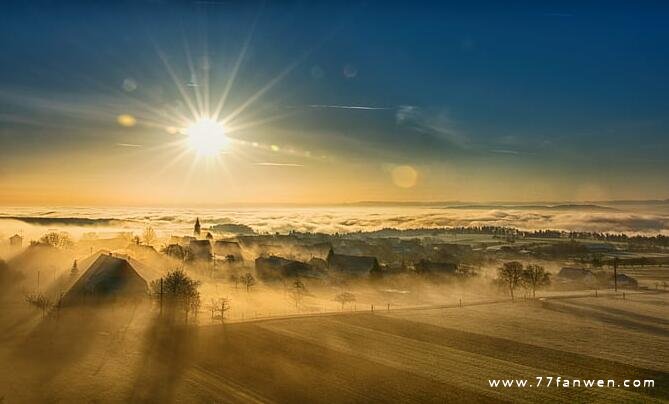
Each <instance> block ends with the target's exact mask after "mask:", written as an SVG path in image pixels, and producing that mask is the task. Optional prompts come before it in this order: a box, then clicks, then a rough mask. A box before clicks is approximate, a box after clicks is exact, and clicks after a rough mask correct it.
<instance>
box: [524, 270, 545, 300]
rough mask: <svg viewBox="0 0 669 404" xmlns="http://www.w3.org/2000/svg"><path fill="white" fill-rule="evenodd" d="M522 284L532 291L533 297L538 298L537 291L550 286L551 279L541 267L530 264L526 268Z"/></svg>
mask: <svg viewBox="0 0 669 404" xmlns="http://www.w3.org/2000/svg"><path fill="white" fill-rule="evenodd" d="M521 282H522V284H523V285H524V286H525V287H527V288H528V289H530V290H532V297H533V298H534V297H537V289H539V288H542V287H544V286H548V285H549V284H550V283H551V277H550V274H549V273H548V272H546V270H545V269H544V267H542V266H541V265H535V264H530V265H527V266H526V267H525V270H524V271H523V274H522V279H521Z"/></svg>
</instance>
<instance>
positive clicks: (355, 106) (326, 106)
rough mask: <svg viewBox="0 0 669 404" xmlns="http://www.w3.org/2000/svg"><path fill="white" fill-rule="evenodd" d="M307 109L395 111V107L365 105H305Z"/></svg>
mask: <svg viewBox="0 0 669 404" xmlns="http://www.w3.org/2000/svg"><path fill="white" fill-rule="evenodd" d="M307 107H309V108H330V109H361V110H366V111H389V110H394V109H397V108H396V107H372V106H367V105H324V104H312V105H307Z"/></svg>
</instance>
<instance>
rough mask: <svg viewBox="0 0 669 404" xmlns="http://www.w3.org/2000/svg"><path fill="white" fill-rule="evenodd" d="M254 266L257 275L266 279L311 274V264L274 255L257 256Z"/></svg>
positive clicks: (307, 275)
mask: <svg viewBox="0 0 669 404" xmlns="http://www.w3.org/2000/svg"><path fill="white" fill-rule="evenodd" d="M255 266H256V273H257V274H258V277H259V278H260V279H262V280H266V281H267V280H279V279H282V278H297V277H300V276H305V277H310V276H313V274H312V268H311V265H309V264H306V263H304V262H300V261H293V260H288V259H285V258H283V257H277V256H275V255H272V256H269V257H259V258H257V259H256V261H255Z"/></svg>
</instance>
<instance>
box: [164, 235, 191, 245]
mask: <svg viewBox="0 0 669 404" xmlns="http://www.w3.org/2000/svg"><path fill="white" fill-rule="evenodd" d="M193 240H197V239H196V238H195V237H193V236H171V237H170V244H179V245H182V246H187V245H188V244H190V242H191V241H193Z"/></svg>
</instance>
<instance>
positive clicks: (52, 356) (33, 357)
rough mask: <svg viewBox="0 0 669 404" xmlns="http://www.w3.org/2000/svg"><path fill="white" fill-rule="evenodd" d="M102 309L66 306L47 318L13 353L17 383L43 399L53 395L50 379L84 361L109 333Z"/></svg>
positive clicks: (11, 358)
mask: <svg viewBox="0 0 669 404" xmlns="http://www.w3.org/2000/svg"><path fill="white" fill-rule="evenodd" d="M100 310H102V309H98V308H86V309H79V308H72V309H63V310H60V311H59V312H58V313H51V314H49V315H48V316H46V317H45V318H43V319H42V320H41V321H40V322H39V324H38V325H37V326H36V327H35V328H34V329H33V330H32V331H31V332H30V333H29V334H28V335H27V336H26V337H25V338H24V339H23V340H22V341H21V342H20V343H18V345H17V346H16V348H15V349H14V350H13V352H12V353H11V355H10V358H9V359H10V360H11V361H12V363H11V365H12V368H13V373H14V376H13V378H14V379H15V380H16V381H17V383H20V384H21V385H22V387H24V388H25V389H26V391H29V392H32V394H37V395H42V396H44V397H42V399H46V398H47V397H49V392H48V391H47V388H46V386H48V384H49V382H50V381H52V380H53V379H54V377H56V376H58V375H60V374H62V373H63V372H66V371H67V369H68V368H69V367H70V366H73V365H75V364H78V363H81V362H82V361H84V360H85V358H86V357H87V355H88V353H89V352H90V351H91V350H92V349H93V345H94V344H95V342H96V340H97V339H99V338H100V336H101V335H106V334H108V332H109V330H108V326H109V323H107V322H106V321H105V320H104V315H103V314H102V313H101V312H100ZM36 399H37V398H36Z"/></svg>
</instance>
